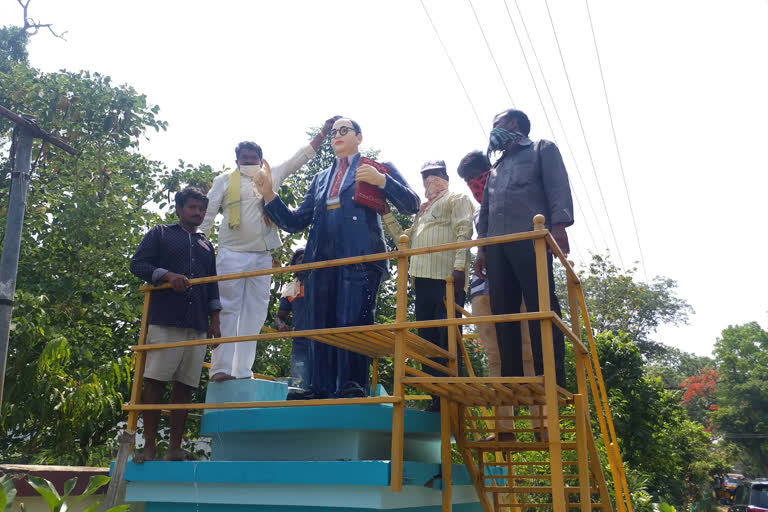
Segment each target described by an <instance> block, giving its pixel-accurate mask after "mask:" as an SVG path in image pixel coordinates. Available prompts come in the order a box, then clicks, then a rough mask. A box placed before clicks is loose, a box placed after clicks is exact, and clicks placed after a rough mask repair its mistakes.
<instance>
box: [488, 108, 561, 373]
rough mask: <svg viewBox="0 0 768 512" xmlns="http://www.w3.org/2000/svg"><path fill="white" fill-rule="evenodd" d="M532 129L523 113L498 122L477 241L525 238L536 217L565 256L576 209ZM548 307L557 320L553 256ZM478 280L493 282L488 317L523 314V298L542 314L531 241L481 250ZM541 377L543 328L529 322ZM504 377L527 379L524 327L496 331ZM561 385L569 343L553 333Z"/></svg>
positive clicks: (551, 149) (554, 160) (551, 151)
mask: <svg viewBox="0 0 768 512" xmlns="http://www.w3.org/2000/svg"><path fill="white" fill-rule="evenodd" d="M530 129H531V123H530V121H529V120H528V116H526V115H525V113H523V112H521V111H520V110H514V109H510V110H505V111H504V112H501V113H500V114H498V115H497V116H496V117H495V118H494V121H493V130H492V131H491V135H490V141H489V145H488V154H489V159H490V155H492V154H494V153H496V154H498V153H499V152H500V154H501V156H500V157H499V158H498V159H497V160H496V162H495V164H494V165H493V167H492V168H491V172H490V174H489V175H488V178H487V182H486V184H485V189H484V192H483V197H482V203H481V205H480V215H479V217H478V222H477V231H478V237H479V238H485V237H492V236H498V235H507V234H510V233H520V232H523V231H531V230H532V229H533V217H534V216H536V215H537V214H542V215H544V216H545V218H546V225H547V228H548V229H549V230H550V232H551V233H552V237H553V238H554V239H555V241H556V242H557V244H558V245H559V246H560V248H561V249H562V250H563V252H564V253H565V254H568V252H569V250H570V248H569V246H568V236H567V234H566V232H565V228H566V227H567V226H570V225H571V224H573V201H572V199H571V189H570V185H569V183H568V173H567V172H566V170H565V165H564V164H563V159H562V157H561V156H560V151H559V150H558V149H557V146H556V145H555V144H553V143H552V142H549V141H546V140H540V141H538V142H537V143H535V144H534V143H533V142H532V141H531V139H529V138H528V134H529V132H530ZM547 268H548V273H549V291H550V304H551V306H552V310H553V311H555V312H556V313H557V314H558V315H560V305H559V303H558V301H557V295H556V294H555V282H554V275H553V272H552V255H551V254H548V255H547ZM475 274H476V275H477V276H478V277H480V278H483V279H486V278H487V279H488V285H489V287H490V295H491V309H492V310H493V313H494V314H496V315H504V314H509V313H518V312H520V301H521V296H522V298H523V299H525V304H526V306H527V308H528V310H529V311H531V312H533V311H538V309H539V295H538V285H537V280H536V255H535V252H534V249H533V241H532V240H526V241H522V242H513V243H506V244H499V245H489V246H486V247H480V248H479V249H478V252H477V258H476V260H475ZM529 328H530V335H531V347H532V352H533V363H534V370H535V373H536V375H542V374H543V373H544V367H543V362H542V350H541V326H540V322H529ZM496 334H497V337H498V344H499V354H500V357H501V374H502V375H503V376H523V375H524V372H523V353H522V339H521V331H520V323H519V322H511V323H497V324H496ZM553 339H554V353H555V370H556V375H557V384H558V385H559V386H565V367H564V363H563V358H564V354H565V340H564V338H563V333H562V332H561V331H560V329H558V328H556V327H554V328H553Z"/></svg>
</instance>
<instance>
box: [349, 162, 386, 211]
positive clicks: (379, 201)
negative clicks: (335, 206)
mask: <svg viewBox="0 0 768 512" xmlns="http://www.w3.org/2000/svg"><path fill="white" fill-rule="evenodd" d="M363 164H368V165H370V166H371V167H373V168H375V169H376V170H377V171H379V172H381V173H384V174H389V167H387V166H386V165H384V164H380V163H379V162H376V161H375V160H371V159H370V158H366V157H361V158H360V163H359V164H358V167H359V166H360V165H363ZM352 199H354V201H355V202H356V203H357V204H359V205H362V206H366V207H368V208H372V209H374V210H376V211H377V212H379V213H380V214H382V213H385V212H386V210H387V201H386V198H385V197H384V190H383V189H380V188H379V187H377V186H376V185H371V184H370V183H365V182H363V181H358V182H356V183H355V195H354V196H353V197H352Z"/></svg>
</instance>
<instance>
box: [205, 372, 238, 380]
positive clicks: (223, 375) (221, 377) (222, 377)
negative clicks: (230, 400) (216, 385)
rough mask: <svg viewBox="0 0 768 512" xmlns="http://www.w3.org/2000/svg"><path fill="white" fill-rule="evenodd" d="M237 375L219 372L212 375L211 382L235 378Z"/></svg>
mask: <svg viewBox="0 0 768 512" xmlns="http://www.w3.org/2000/svg"><path fill="white" fill-rule="evenodd" d="M234 379H235V377H233V376H231V375H227V374H226V373H224V372H219V373H217V374H215V375H214V376H213V377H211V382H224V381H225V380H234Z"/></svg>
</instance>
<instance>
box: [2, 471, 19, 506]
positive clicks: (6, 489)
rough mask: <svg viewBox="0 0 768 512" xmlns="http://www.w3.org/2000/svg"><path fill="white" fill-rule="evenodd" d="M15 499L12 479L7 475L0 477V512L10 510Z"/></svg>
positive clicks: (14, 487)
mask: <svg viewBox="0 0 768 512" xmlns="http://www.w3.org/2000/svg"><path fill="white" fill-rule="evenodd" d="M14 499H16V486H15V485H14V483H13V478H11V477H10V476H8V475H3V476H0V512H4V511H5V509H10V508H11V505H13V500H14Z"/></svg>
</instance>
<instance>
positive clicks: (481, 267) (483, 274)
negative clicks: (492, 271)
mask: <svg viewBox="0 0 768 512" xmlns="http://www.w3.org/2000/svg"><path fill="white" fill-rule="evenodd" d="M487 272H488V269H487V268H486V265H485V250H483V248H482V247H481V248H480V249H478V250H477V257H476V258H475V275H476V276H477V277H479V278H480V279H488V275H487Z"/></svg>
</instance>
